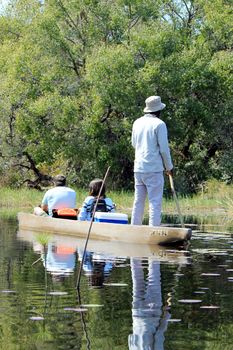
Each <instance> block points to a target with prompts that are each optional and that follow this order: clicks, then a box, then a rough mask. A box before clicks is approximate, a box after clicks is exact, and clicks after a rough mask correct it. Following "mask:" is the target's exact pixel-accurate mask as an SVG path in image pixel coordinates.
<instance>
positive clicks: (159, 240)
mask: <svg viewBox="0 0 233 350" xmlns="http://www.w3.org/2000/svg"><path fill="white" fill-rule="evenodd" d="M18 221H19V229H20V230H21V229H26V230H33V231H37V232H52V233H59V234H63V235H65V234H67V235H71V236H76V237H84V238H86V237H87V233H88V230H89V227H90V222H88V221H74V220H66V219H55V218H50V217H43V216H36V215H34V214H28V213H18ZM190 237H191V229H189V228H177V227H165V226H160V227H149V226H145V225H141V226H137V225H124V224H111V223H99V222H94V223H93V225H92V228H91V238H92V239H94V240H104V241H118V242H128V243H138V244H141V243H143V244H145V243H146V244H171V243H175V242H182V241H185V240H188V239H190Z"/></svg>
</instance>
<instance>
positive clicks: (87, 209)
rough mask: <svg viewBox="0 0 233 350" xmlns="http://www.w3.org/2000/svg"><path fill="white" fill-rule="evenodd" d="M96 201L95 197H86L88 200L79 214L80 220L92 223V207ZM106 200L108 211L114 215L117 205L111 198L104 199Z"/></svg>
mask: <svg viewBox="0 0 233 350" xmlns="http://www.w3.org/2000/svg"><path fill="white" fill-rule="evenodd" d="M94 199H95V197H93V196H88V197H86V199H85V200H84V202H83V205H82V208H81V210H80V212H79V215H78V220H81V221H85V220H87V221H90V220H91V207H92V204H93V201H94ZM104 200H105V203H106V207H107V211H108V212H112V213H113V212H114V211H115V204H114V203H113V201H112V200H111V198H104Z"/></svg>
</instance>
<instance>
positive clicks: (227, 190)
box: [0, 180, 233, 215]
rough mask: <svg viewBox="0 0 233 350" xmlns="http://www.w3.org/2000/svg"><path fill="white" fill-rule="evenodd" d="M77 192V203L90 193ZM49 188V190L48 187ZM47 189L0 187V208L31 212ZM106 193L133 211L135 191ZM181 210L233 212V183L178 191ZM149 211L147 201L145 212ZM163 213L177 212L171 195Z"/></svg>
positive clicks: (212, 183) (118, 205)
mask: <svg viewBox="0 0 233 350" xmlns="http://www.w3.org/2000/svg"><path fill="white" fill-rule="evenodd" d="M75 190H76V192H77V207H78V208H79V207H81V205H82V202H83V200H84V199H85V197H86V196H87V194H88V193H87V191H86V190H85V189H75ZM45 191H46V190H45ZM45 191H37V190H33V189H27V188H21V189H17V190H16V189H11V188H0V209H1V212H2V211H5V210H13V211H17V210H18V211H20V210H21V211H22V210H23V211H26V212H31V211H32V209H33V208H34V207H35V206H38V205H39V204H40V203H41V200H42V198H43V195H44V193H45ZM107 195H108V196H109V197H111V198H112V200H113V202H114V203H115V204H116V209H117V211H118V212H125V213H127V214H130V213H131V210H132V205H133V198H134V193H133V191H123V190H122V191H108V192H107ZM177 196H178V200H179V204H180V208H181V212H182V214H206V213H207V214H208V213H210V212H215V213H221V214H223V213H225V214H229V215H232V213H233V200H232V198H233V185H226V184H225V183H222V182H217V181H215V180H212V181H209V182H207V183H206V184H205V185H204V186H203V187H202V188H201V190H200V191H199V192H198V193H197V194H196V195H192V196H181V195H179V193H177ZM147 211H148V201H147V202H146V208H145V212H147ZM163 213H165V214H174V213H176V205H175V203H174V200H173V198H172V197H170V198H165V197H164V198H163Z"/></svg>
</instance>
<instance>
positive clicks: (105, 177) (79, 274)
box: [77, 166, 110, 289]
mask: <svg viewBox="0 0 233 350" xmlns="http://www.w3.org/2000/svg"><path fill="white" fill-rule="evenodd" d="M109 169H110V166H109V167H108V169H107V171H106V173H105V175H104V179H103V182H102V185H101V187H100V190H99V193H98V196H97V198H96V203H95V206H94V209H93V213H92V217H91V221H90V226H89V230H88V233H87V238H86V242H85V246H84V250H83V256H82V261H81V264H80V267H79V273H78V279H77V289H79V284H80V279H81V272H82V268H83V263H84V259H85V255H86V250H87V243H88V240H89V237H90V234H91V228H92V224H93V222H94V217H95V212H96V208H97V205H98V201H99V199H100V195H101V192H102V189H103V187H104V184H105V181H106V179H107V176H108V172H109Z"/></svg>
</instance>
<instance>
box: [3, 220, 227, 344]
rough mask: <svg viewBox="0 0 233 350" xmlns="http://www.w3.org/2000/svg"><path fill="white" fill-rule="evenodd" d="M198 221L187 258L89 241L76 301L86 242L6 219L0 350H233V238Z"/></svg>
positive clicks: (171, 252)
mask: <svg viewBox="0 0 233 350" xmlns="http://www.w3.org/2000/svg"><path fill="white" fill-rule="evenodd" d="M189 220H190V218H189ZM198 222H199V221H198V218H195V220H193V223H194V224H195V225H193V227H194V228H195V230H194V233H193V237H192V240H191V244H190V245H189V246H188V248H187V250H175V249H171V248H169V249H168V248H167V249H165V248H159V247H149V246H143V245H140V246H135V247H132V245H125V244H123V243H121V244H112V243H111V244H110V243H105V244H104V245H101V244H100V243H98V242H90V244H89V245H88V248H89V252H88V254H87V255H86V257H85V259H84V268H83V273H82V277H81V283H80V293H78V292H77V289H76V284H77V277H78V271H79V266H80V260H81V259H82V253H83V251H82V247H83V241H81V240H76V239H74V238H69V239H68V238H65V239H64V238H62V237H61V236H53V238H51V239H50V240H49V242H48V244H47V245H46V246H43V244H41V243H42V240H41V237H40V236H38V235H33V234H32V233H30V232H23V233H18V232H17V222H16V220H15V219H3V218H2V219H0V224H1V228H0V349H3V350H15V349H17V350H29V349H30V350H34V349H48V350H50V349H51V350H53V349H54V350H55V349H56V350H57V349H80V350H83V349H93V350H111V349H117V350H124V349H128V350H136V349H143V350H144V349H145V350H146V349H151V350H152V349H153V350H154V349H156V350H194V349H195V350H200V349H211V350H212V349H215V350H218V349H219V350H220V349H221V350H222V349H223V348H224V349H227V350H228V349H233V346H232V336H233V326H232V324H233V314H232V310H231V306H232V303H233V293H232V291H233V238H232V230H231V227H230V228H229V226H228V228H227V229H226V228H223V227H222V226H221V225H220V224H218V222H217V221H216V219H215V222H214V226H213V223H211V224H210V226H209V227H208V222H207V221H205V223H204V226H203V221H202V222H201V224H198ZM198 225H199V226H198ZM203 227H205V231H206V232H205V233H204V232H203ZM227 231H228V232H227ZM43 243H44V242H43Z"/></svg>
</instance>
